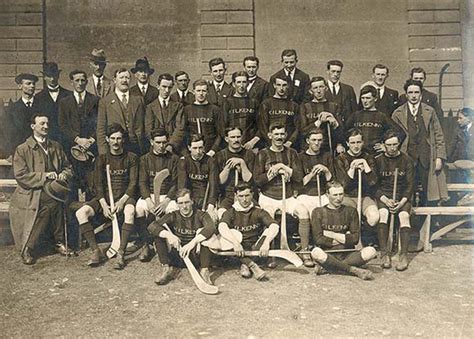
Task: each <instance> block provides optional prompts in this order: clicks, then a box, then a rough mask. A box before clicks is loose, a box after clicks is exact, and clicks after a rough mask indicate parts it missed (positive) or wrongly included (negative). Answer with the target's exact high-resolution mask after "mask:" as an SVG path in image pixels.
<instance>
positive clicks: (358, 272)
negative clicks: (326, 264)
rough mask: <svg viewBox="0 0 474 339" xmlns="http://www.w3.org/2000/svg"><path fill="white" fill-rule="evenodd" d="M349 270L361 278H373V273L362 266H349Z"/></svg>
mask: <svg viewBox="0 0 474 339" xmlns="http://www.w3.org/2000/svg"><path fill="white" fill-rule="evenodd" d="M349 272H351V273H352V274H353V275H355V276H356V277H358V278H360V279H362V280H374V275H373V274H372V272H371V271H369V270H365V269H363V268H358V267H355V266H351V268H350V270H349Z"/></svg>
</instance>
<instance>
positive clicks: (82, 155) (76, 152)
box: [71, 145, 95, 162]
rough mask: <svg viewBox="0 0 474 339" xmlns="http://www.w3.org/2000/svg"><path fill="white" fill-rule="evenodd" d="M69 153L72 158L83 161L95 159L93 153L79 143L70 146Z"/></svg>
mask: <svg viewBox="0 0 474 339" xmlns="http://www.w3.org/2000/svg"><path fill="white" fill-rule="evenodd" d="M71 155H72V157H73V158H74V159H76V160H78V161H81V162H85V161H90V162H93V161H94V160H95V156H94V153H92V152H91V151H89V150H87V149H85V148H84V147H82V146H79V145H75V146H72V147H71Z"/></svg>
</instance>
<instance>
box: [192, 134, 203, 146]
mask: <svg viewBox="0 0 474 339" xmlns="http://www.w3.org/2000/svg"><path fill="white" fill-rule="evenodd" d="M198 141H202V142H204V136H203V135H202V134H191V137H190V138H189V139H188V146H191V144H192V143H193V142H198Z"/></svg>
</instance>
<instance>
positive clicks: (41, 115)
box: [30, 112, 49, 125]
mask: <svg viewBox="0 0 474 339" xmlns="http://www.w3.org/2000/svg"><path fill="white" fill-rule="evenodd" d="M39 117H46V118H48V121H49V115H48V114H46V113H42V112H38V113H35V114H33V115H32V116H31V118H30V123H31V124H32V125H34V124H35V123H36V118H39Z"/></svg>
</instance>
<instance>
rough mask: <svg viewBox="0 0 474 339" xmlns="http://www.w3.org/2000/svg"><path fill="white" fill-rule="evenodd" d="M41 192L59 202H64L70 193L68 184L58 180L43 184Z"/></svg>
mask: <svg viewBox="0 0 474 339" xmlns="http://www.w3.org/2000/svg"><path fill="white" fill-rule="evenodd" d="M43 190H44V191H45V193H46V194H47V195H49V196H50V197H51V198H53V199H54V200H57V201H59V202H66V198H67V195H68V194H69V192H71V189H70V188H69V183H68V182H67V181H65V180H59V179H56V180H53V181H47V182H46V183H45V184H44V187H43Z"/></svg>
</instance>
